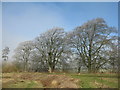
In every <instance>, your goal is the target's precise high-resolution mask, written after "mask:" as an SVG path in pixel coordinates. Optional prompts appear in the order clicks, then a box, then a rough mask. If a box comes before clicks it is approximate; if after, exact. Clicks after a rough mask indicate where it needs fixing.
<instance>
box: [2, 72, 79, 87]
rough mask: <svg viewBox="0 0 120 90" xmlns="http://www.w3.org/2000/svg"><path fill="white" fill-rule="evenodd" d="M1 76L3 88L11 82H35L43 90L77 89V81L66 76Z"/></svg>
mask: <svg viewBox="0 0 120 90" xmlns="http://www.w3.org/2000/svg"><path fill="white" fill-rule="evenodd" d="M6 77H7V76H5V77H4V75H3V86H4V87H7V85H8V84H10V83H11V82H13V83H16V82H24V81H27V80H31V81H36V82H38V83H39V84H42V86H43V88H79V87H78V82H79V80H78V79H74V78H71V77H69V76H66V75H52V74H40V73H24V74H14V75H12V76H9V78H8V77H7V78H6ZM13 83H11V84H13Z"/></svg>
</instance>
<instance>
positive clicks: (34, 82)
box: [2, 72, 118, 88]
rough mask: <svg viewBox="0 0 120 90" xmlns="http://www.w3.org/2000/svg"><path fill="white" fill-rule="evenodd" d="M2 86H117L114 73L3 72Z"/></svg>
mask: <svg viewBox="0 0 120 90" xmlns="http://www.w3.org/2000/svg"><path fill="white" fill-rule="evenodd" d="M2 87H3V88H117V87H118V78H117V75H116V74H110V73H109V74H72V73H51V74H49V73H27V72H26V73H3V75H2Z"/></svg>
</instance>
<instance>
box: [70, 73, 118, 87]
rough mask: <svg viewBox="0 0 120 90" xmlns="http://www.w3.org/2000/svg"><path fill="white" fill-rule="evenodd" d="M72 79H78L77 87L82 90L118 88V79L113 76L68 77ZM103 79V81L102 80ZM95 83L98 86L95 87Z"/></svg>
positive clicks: (82, 75)
mask: <svg viewBox="0 0 120 90" xmlns="http://www.w3.org/2000/svg"><path fill="white" fill-rule="evenodd" d="M70 76H71V77H72V78H77V79H80V82H79V85H80V87H82V88H99V87H100V85H101V87H102V86H103V87H104V86H106V87H109V88H117V87H118V81H117V80H118V79H117V76H116V75H115V74H111V75H110V74H102V75H97V74H81V75H75V74H71V75H70ZM102 78H103V79H102ZM104 78H107V79H108V80H104ZM95 83H98V84H100V85H95Z"/></svg>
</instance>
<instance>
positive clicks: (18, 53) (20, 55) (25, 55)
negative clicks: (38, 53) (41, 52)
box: [14, 41, 34, 71]
mask: <svg viewBox="0 0 120 90" xmlns="http://www.w3.org/2000/svg"><path fill="white" fill-rule="evenodd" d="M33 48H34V44H33V43H32V41H25V42H22V43H20V44H19V46H18V47H17V48H16V49H15V55H14V58H15V59H16V60H17V61H18V63H20V64H21V65H22V66H23V69H24V71H27V70H28V62H29V60H30V54H31V52H32V50H33Z"/></svg>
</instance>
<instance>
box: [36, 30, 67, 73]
mask: <svg viewBox="0 0 120 90" xmlns="http://www.w3.org/2000/svg"><path fill="white" fill-rule="evenodd" d="M65 36H66V33H65V32H64V30H63V28H53V29H50V30H48V31H47V32H45V33H43V34H41V35H40V36H39V37H37V38H36V39H35V47H36V49H37V50H38V51H39V53H40V54H41V58H40V59H42V60H41V61H42V62H45V63H47V65H48V67H49V72H50V73H51V72H53V71H54V69H55V66H56V65H57V63H58V62H59V61H60V60H61V59H60V58H61V57H62V55H63V54H64V53H65V52H66V45H65Z"/></svg>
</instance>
